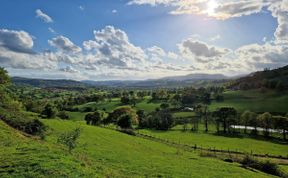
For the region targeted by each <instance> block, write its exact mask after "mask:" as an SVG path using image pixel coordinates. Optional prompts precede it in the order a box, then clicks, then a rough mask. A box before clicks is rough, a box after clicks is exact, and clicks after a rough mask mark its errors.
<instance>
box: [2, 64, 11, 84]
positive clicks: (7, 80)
mask: <svg viewBox="0 0 288 178" xmlns="http://www.w3.org/2000/svg"><path fill="white" fill-rule="evenodd" d="M9 83H10V77H9V76H8V72H7V71H6V70H5V69H4V68H2V67H0V86H3V85H7V84H9Z"/></svg>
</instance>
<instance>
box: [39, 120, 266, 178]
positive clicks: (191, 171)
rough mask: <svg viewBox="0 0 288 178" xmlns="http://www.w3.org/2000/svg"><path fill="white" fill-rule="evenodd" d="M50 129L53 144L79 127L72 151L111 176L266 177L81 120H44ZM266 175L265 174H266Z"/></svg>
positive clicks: (237, 166)
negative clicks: (83, 156) (79, 132)
mask: <svg viewBox="0 0 288 178" xmlns="http://www.w3.org/2000/svg"><path fill="white" fill-rule="evenodd" d="M44 122H45V123H46V124H47V125H48V126H50V127H51V128H52V129H53V132H52V134H51V135H50V136H49V137H48V138H47V140H48V142H50V143H54V142H55V141H56V137H57V135H58V134H60V133H61V132H63V131H65V130H71V129H73V128H75V127H78V126H81V129H82V132H81V137H80V140H79V145H78V147H77V148H76V150H75V152H74V154H75V153H77V154H80V153H81V154H85V155H86V157H88V158H89V159H90V163H91V165H95V164H98V163H101V165H103V166H104V167H109V168H111V169H113V170H117V174H118V175H117V174H116V173H115V172H114V176H115V175H116V176H120V177H123V176H125V177H138V176H141V177H143V176H149V177H156V176H164V177H231V176H233V177H267V175H266V174H262V173H259V172H252V171H248V170H245V169H243V168H241V167H239V165H238V164H234V163H233V164H230V163H225V162H222V161H220V160H215V159H210V158H201V157H199V156H198V155H197V154H196V153H190V152H184V151H181V150H177V149H176V148H172V147H169V146H166V145H163V144H160V143H157V142H153V141H149V140H145V139H142V138H138V137H133V136H129V135H126V134H122V133H119V132H116V131H111V130H107V129H103V128H99V127H93V126H86V125H84V124H83V122H81V124H80V122H71V121H60V120H45V121H44ZM268 177H269V176H268Z"/></svg>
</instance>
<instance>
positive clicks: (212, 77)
mask: <svg viewBox="0 0 288 178" xmlns="http://www.w3.org/2000/svg"><path fill="white" fill-rule="evenodd" d="M223 79H228V77H227V76H225V75H223V74H189V75H184V76H173V77H164V78H161V79H159V80H175V81H187V80H190V81H192V80H194V81H196V80H223Z"/></svg>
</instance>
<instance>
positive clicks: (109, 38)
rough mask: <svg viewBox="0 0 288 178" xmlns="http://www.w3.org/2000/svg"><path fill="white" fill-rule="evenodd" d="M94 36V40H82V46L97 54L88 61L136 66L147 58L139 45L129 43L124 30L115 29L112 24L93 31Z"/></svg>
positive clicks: (120, 65)
mask: <svg viewBox="0 0 288 178" xmlns="http://www.w3.org/2000/svg"><path fill="white" fill-rule="evenodd" d="M94 38H95V39H94V40H89V41H84V42H83V46H84V48H85V49H86V50H88V51H89V52H94V55H95V56H97V57H96V58H95V56H94V59H93V58H91V60H90V62H95V63H96V64H107V65H112V66H118V67H121V68H136V67H137V66H138V65H139V64H141V63H144V62H145V59H146V58H147V56H146V54H145V52H144V51H143V50H142V49H141V48H140V47H137V46H135V45H133V44H132V43H130V41H129V39H128V36H127V34H126V33H125V32H124V31H122V30H120V29H115V28H114V27H113V26H106V27H105V28H104V29H102V30H99V31H94ZM138 67H140V66H138Z"/></svg>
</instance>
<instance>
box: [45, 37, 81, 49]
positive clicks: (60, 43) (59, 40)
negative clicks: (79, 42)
mask: <svg viewBox="0 0 288 178" xmlns="http://www.w3.org/2000/svg"><path fill="white" fill-rule="evenodd" d="M48 43H49V44H50V45H51V46H53V47H55V48H57V49H58V50H60V51H63V52H68V53H70V52H71V53H77V52H81V51H82V49H81V48H80V47H78V46H76V45H75V44H74V43H73V42H72V41H70V40H69V39H68V38H66V37H64V36H57V37H55V38H53V39H51V40H48Z"/></svg>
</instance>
